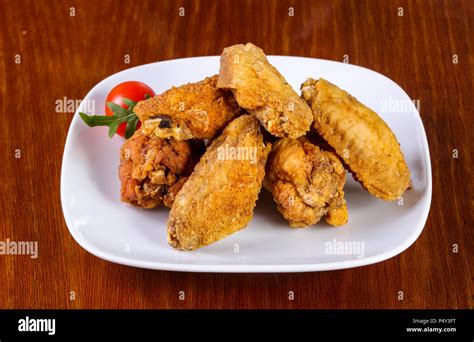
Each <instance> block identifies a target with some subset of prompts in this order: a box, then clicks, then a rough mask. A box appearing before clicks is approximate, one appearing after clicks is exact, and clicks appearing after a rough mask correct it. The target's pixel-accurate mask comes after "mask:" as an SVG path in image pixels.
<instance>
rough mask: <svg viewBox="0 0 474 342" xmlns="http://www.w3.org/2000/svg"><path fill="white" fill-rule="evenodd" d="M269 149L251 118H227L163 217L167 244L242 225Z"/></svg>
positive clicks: (216, 236) (214, 236) (206, 240)
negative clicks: (224, 126) (230, 120)
mask: <svg viewBox="0 0 474 342" xmlns="http://www.w3.org/2000/svg"><path fill="white" fill-rule="evenodd" d="M270 149H271V146H270V144H267V145H266V144H265V143H264V141H263V137H262V134H261V133H260V132H259V124H258V121H257V120H256V119H255V118H254V117H252V116H251V115H243V116H240V117H238V118H237V119H235V120H234V121H232V122H231V123H230V124H229V125H228V126H227V127H226V128H225V129H224V131H223V133H222V134H221V135H220V136H219V137H218V138H216V139H215V140H214V141H213V142H212V144H211V145H210V146H209V147H208V148H207V151H206V153H205V154H204V155H203V156H202V158H201V160H200V161H199V163H198V164H197V165H196V167H195V169H194V172H193V173H192V174H191V176H190V177H189V178H188V180H187V181H186V183H185V184H184V185H183V187H182V189H181V191H180V192H179V193H178V195H177V196H176V199H175V201H174V204H173V207H172V208H171V212H170V216H169V219H168V242H169V243H170V244H171V246H173V247H175V248H177V249H181V250H194V249H197V248H200V247H203V246H206V245H209V244H211V243H213V242H215V241H218V240H221V239H223V238H224V237H226V236H228V235H230V234H232V233H234V232H236V231H238V230H240V229H242V228H244V227H245V226H246V225H247V224H248V223H249V221H250V220H251V218H252V216H253V209H254V207H255V202H256V201H257V198H258V194H259V192H260V189H261V186H262V180H263V178H264V175H265V163H266V160H267V156H268V153H269V152H270Z"/></svg>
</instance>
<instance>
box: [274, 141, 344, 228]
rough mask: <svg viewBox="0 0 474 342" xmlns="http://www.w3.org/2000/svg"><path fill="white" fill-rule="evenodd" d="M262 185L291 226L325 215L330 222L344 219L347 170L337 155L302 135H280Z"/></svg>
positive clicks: (341, 223)
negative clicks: (294, 137)
mask: <svg viewBox="0 0 474 342" xmlns="http://www.w3.org/2000/svg"><path fill="white" fill-rule="evenodd" d="M266 170H267V171H266V174H267V175H266V178H265V187H266V188H267V189H268V190H270V191H271V192H272V194H273V199H274V200H275V202H276V203H277V208H278V210H279V211H280V212H281V213H282V215H283V217H285V219H286V220H288V222H289V223H290V226H291V227H306V226H309V225H313V224H315V223H316V222H318V221H319V220H320V219H321V218H322V217H323V216H324V215H326V221H327V222H328V223H329V224H331V225H333V226H340V225H343V224H345V223H346V222H347V219H348V214H347V206H346V201H345V199H344V190H343V187H344V184H345V181H346V171H345V169H344V167H343V165H342V163H341V162H340V161H339V159H338V157H337V156H336V155H335V154H334V153H333V152H329V151H323V150H321V149H320V148H319V147H318V146H316V145H313V144H312V143H310V142H309V140H308V139H307V138H305V137H302V138H299V139H292V138H282V139H280V140H278V141H277V142H276V143H275V144H274V145H273V148H272V151H271V153H270V155H269V157H268V163H267V167H266Z"/></svg>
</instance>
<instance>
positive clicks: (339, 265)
mask: <svg viewBox="0 0 474 342" xmlns="http://www.w3.org/2000/svg"><path fill="white" fill-rule="evenodd" d="M209 57H212V58H219V56H197V57H184V58H176V59H169V60H163V61H156V62H151V63H146V64H142V65H138V66H134V67H131V68H128V69H124V70H121V71H119V72H116V73H114V74H112V75H109V76H107V77H106V78H104V79H102V80H101V81H99V82H98V83H97V84H96V85H95V86H94V87H92V88H91V89H90V90H89V92H88V93H87V94H86V96H84V98H83V99H82V102H81V105H80V106H79V107H78V108H77V110H76V112H75V113H74V116H73V118H72V120H71V123H70V126H69V129H68V133H67V136H66V142H65V145H64V151H63V157H62V161H61V177H60V198H61V208H62V212H63V216H64V220H65V222H66V226H67V228H68V230H69V233H70V234H71V235H72V237H73V238H74V240H75V241H76V242H77V244H79V245H80V246H81V247H82V248H83V249H85V250H86V251H87V252H89V253H91V254H92V255H94V256H96V257H98V258H100V259H103V260H106V261H109V262H113V263H116V264H121V265H126V266H131V267H138V268H144V269H153V270H162V271H178V272H198V273H298V272H318V271H330V270H340V269H348V268H355V267H361V266H366V265H371V264H375V263H378V262H381V261H385V260H388V259H390V258H393V257H395V256H397V255H399V254H400V253H402V252H404V251H405V250H406V249H408V248H409V247H410V246H411V245H412V244H413V243H414V242H415V241H416V240H417V239H418V237H419V236H420V235H421V232H422V231H423V229H424V227H425V224H426V221H427V219H428V215H429V211H430V208H431V201H432V169H431V157H430V150H429V144H428V139H427V136H426V131H425V127H424V125H423V121H422V120H421V116H420V114H419V112H418V109H416V107H415V111H416V115H414V117H415V118H416V120H417V125H418V127H417V128H418V129H419V131H420V134H421V138H422V139H421V143H422V144H421V147H422V150H423V152H424V153H423V158H424V162H425V165H426V171H427V173H426V190H425V194H424V196H423V197H427V203H426V204H424V205H423V212H422V213H421V214H420V215H419V216H418V222H417V224H416V226H417V229H416V230H413V232H412V233H411V234H410V235H409V236H408V237H407V238H406V239H405V240H404V241H403V243H401V244H400V245H398V246H397V247H396V248H393V249H390V250H388V251H386V252H383V253H380V254H377V255H373V256H370V257H364V258H361V259H351V260H343V261H332V262H327V263H305V264H189V263H183V264H181V263H169V262H156V261H147V260H136V259H131V258H126V257H122V256H117V255H114V254H112V253H109V252H105V251H103V250H100V249H99V248H96V247H95V246H93V245H91V244H90V243H89V242H88V241H87V240H86V239H84V238H83V237H82V236H81V235H80V234H79V233H78V232H77V230H76V229H75V228H74V225H73V223H72V222H71V216H72V215H71V214H70V212H69V209H68V206H67V205H66V203H67V201H66V199H65V196H66V194H65V189H64V186H63V184H64V181H65V180H64V177H65V175H64V162H65V160H66V158H67V155H68V154H69V153H68V152H69V151H70V149H71V144H72V143H71V139H72V138H71V135H72V132H73V131H75V130H76V129H78V128H77V127H76V126H77V125H78V124H79V122H80V121H79V119H78V117H79V115H78V112H79V111H80V110H82V103H84V100H86V99H88V98H89V96H90V94H91V93H92V92H94V91H95V90H96V88H99V87H100V86H101V85H102V84H103V83H105V82H106V81H107V80H108V79H110V78H112V77H116V76H118V75H120V74H121V73H124V72H130V71H131V70H133V69H137V68H142V67H144V66H151V65H153V64H160V63H166V62H172V61H183V60H190V59H208V58H209ZM268 57H269V58H270V59H273V57H277V58H295V59H301V58H303V59H308V60H316V61H323V62H330V63H337V64H343V65H350V66H351V67H356V68H361V69H364V70H366V71H369V72H372V73H376V74H377V75H378V76H382V77H384V78H385V79H387V80H388V81H389V82H390V83H392V84H393V85H394V86H396V87H397V88H399V90H400V91H402V93H403V94H404V95H405V96H407V98H410V96H408V94H407V93H406V92H405V90H404V89H403V88H402V87H400V85H398V84H397V83H396V82H395V81H393V80H392V79H390V78H389V77H387V76H385V75H383V74H381V73H379V72H377V71H374V70H371V69H369V68H366V67H362V66H359V65H354V64H349V63H342V62H338V61H332V60H327V59H320V58H312V57H299V56H282V55H269V56H268ZM423 200H425V199H423Z"/></svg>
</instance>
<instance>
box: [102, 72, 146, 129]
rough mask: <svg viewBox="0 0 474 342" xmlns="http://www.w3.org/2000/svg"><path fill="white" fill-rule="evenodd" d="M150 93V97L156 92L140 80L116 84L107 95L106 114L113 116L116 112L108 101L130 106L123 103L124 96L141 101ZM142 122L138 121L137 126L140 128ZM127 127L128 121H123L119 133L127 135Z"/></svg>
mask: <svg viewBox="0 0 474 342" xmlns="http://www.w3.org/2000/svg"><path fill="white" fill-rule="evenodd" d="M146 95H148V96H150V97H153V96H155V92H154V91H153V89H151V88H150V87H149V86H148V85H146V84H145V83H142V82H138V81H128V82H123V83H120V84H118V85H116V86H115V87H114V88H113V89H112V90H111V91H110V93H109V95H107V100H106V102H105V114H106V115H109V116H112V115H114V113H112V111H111V110H110V108H109V107H108V106H107V102H113V103H116V104H118V105H119V106H121V107H123V108H128V106H127V105H126V104H125V103H123V101H122V98H124V97H125V98H127V99H130V100H132V101H141V100H144V99H145V96H146ZM140 126H141V122H139V123H138V125H137V128H140ZM126 127H127V123H126V122H123V123H121V124H120V126H119V127H118V129H117V134H118V135H120V136H122V137H125V128H126Z"/></svg>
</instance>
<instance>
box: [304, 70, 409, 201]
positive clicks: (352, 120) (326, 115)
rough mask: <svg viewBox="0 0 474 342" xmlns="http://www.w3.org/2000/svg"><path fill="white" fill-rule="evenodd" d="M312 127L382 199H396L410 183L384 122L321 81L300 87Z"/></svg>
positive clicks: (345, 94) (371, 191)
mask: <svg viewBox="0 0 474 342" xmlns="http://www.w3.org/2000/svg"><path fill="white" fill-rule="evenodd" d="M301 90H302V96H303V98H304V99H305V100H306V101H307V102H308V104H309V105H310V106H311V109H312V111H313V114H314V127H315V128H316V130H317V131H318V133H319V134H320V135H321V136H322V137H323V138H324V139H325V140H326V141H327V142H328V143H329V145H331V146H332V147H333V148H334V150H335V151H336V153H337V154H338V155H339V156H340V157H342V159H343V160H344V163H345V164H346V165H347V167H348V168H349V169H350V171H351V172H352V174H353V176H354V178H355V179H356V180H358V181H359V182H360V183H361V184H362V185H363V186H364V188H366V189H367V190H368V191H369V192H370V193H371V194H372V195H374V196H376V197H379V198H381V199H384V200H389V201H391V200H395V199H397V198H399V197H400V196H401V195H402V194H403V193H404V192H405V190H406V189H407V188H408V187H409V186H410V171H409V169H408V166H407V164H406V162H405V159H404V156H403V153H402V151H401V149H400V144H399V143H398V141H397V139H396V137H395V135H394V134H393V132H392V131H391V129H390V128H389V127H388V125H387V124H386V123H385V122H384V121H383V120H382V119H381V118H380V117H379V116H378V115H377V113H375V112H374V111H372V110H371V109H370V108H368V107H366V106H364V105H363V104H362V103H360V102H359V101H357V99H356V98H354V97H353V96H351V95H350V94H348V93H347V92H345V91H344V90H342V89H340V88H338V87H337V86H335V85H334V84H332V83H330V82H328V81H326V80H324V79H319V80H314V79H311V78H309V79H308V80H307V81H306V82H305V83H303V85H302V86H301Z"/></svg>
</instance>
